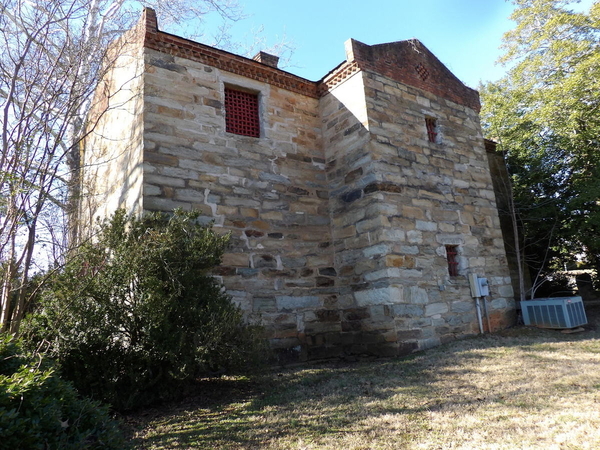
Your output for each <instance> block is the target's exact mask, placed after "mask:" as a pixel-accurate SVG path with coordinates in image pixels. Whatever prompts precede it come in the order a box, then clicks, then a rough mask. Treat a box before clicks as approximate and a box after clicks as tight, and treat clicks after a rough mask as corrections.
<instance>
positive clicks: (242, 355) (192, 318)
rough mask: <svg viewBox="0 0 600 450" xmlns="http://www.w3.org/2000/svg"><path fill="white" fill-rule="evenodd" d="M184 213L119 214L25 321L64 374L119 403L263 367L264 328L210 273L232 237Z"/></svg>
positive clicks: (27, 331)
mask: <svg viewBox="0 0 600 450" xmlns="http://www.w3.org/2000/svg"><path fill="white" fill-rule="evenodd" d="M196 219H197V214H195V213H184V212H181V211H176V212H175V213H174V214H173V215H172V216H166V215H160V214H152V215H149V216H146V217H144V218H142V219H128V218H127V217H126V216H125V214H124V213H123V212H122V211H120V212H118V213H117V214H115V215H114V217H113V218H112V219H111V220H110V221H107V222H105V223H104V224H103V225H102V226H101V228H100V231H99V234H98V236H97V240H96V241H95V243H94V244H93V245H92V244H86V245H83V246H82V247H81V248H80V249H79V250H78V252H77V254H76V255H74V256H73V257H72V258H71V260H70V262H69V263H68V264H67V266H66V267H65V269H64V270H63V271H62V272H61V273H60V274H59V275H58V276H57V277H56V278H55V279H54V280H53V282H52V283H50V289H48V290H46V291H45V292H44V293H43V295H42V299H41V310H40V311H39V312H38V313H37V314H35V315H34V316H33V317H31V318H29V320H28V321H27V322H26V323H25V324H24V336H25V337H26V339H27V341H28V342H29V343H30V345H36V346H37V345H39V342H42V341H45V342H47V345H48V352H49V354H50V355H51V356H52V357H53V358H55V359H56V360H57V362H58V364H59V368H60V371H61V375H63V376H64V377H65V378H66V379H68V380H70V381H72V382H73V384H74V385H75V386H76V387H77V389H78V390H79V391H80V392H81V393H82V394H84V395H88V396H91V397H92V398H95V399H99V400H102V401H106V402H108V403H110V404H111V405H113V406H114V407H115V408H117V409H119V410H124V409H131V408H135V407H139V406H143V405H146V404H149V403H152V402H154V401H156V400H161V399H172V398H175V397H177V395H178V394H179V393H181V391H182V388H183V385H185V383H187V382H189V381H190V380H193V379H195V378H196V377H198V376H200V375H203V374H208V373H211V372H214V371H226V370H229V371H233V370H241V369H244V368H248V367H249V366H252V365H253V364H256V363H257V361H259V360H260V357H261V355H262V354H264V347H263V346H262V340H261V339H260V338H259V334H260V330H258V329H257V328H255V327H249V326H246V325H245V324H244V322H243V319H242V314H241V312H240V311H239V309H238V308H237V307H236V306H235V305H233V304H232V302H231V299H230V298H229V296H228V295H227V294H226V293H225V292H224V291H223V288H222V286H221V285H219V284H218V283H217V282H216V281H215V279H214V277H212V276H211V275H210V273H209V271H210V269H212V268H213V267H214V266H215V265H217V264H218V263H219V262H220V258H221V256H222V253H223V251H224V248H225V247H226V245H227V243H228V236H220V235H218V234H216V233H215V232H214V231H213V230H212V229H211V228H210V227H205V226H201V225H199V224H198V223H197V221H196Z"/></svg>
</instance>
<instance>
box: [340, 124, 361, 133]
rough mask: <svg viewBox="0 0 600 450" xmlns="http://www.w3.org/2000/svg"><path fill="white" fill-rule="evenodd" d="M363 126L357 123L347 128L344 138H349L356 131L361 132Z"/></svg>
mask: <svg viewBox="0 0 600 450" xmlns="http://www.w3.org/2000/svg"><path fill="white" fill-rule="evenodd" d="M361 126H362V124H360V123H355V124H354V125H352V126H351V127H350V128H347V129H346V131H344V136H348V135H349V134H351V133H354V132H355V131H356V130H360V127H361Z"/></svg>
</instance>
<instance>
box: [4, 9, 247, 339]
mask: <svg viewBox="0 0 600 450" xmlns="http://www.w3.org/2000/svg"><path fill="white" fill-rule="evenodd" d="M143 6H150V7H153V8H155V9H156V11H157V13H158V14H159V16H161V23H162V24H164V25H165V26H170V27H174V26H184V25H185V24H187V23H190V21H193V20H196V22H195V24H196V29H199V27H198V25H199V24H201V21H202V19H203V18H204V17H206V15H207V14H208V13H211V12H213V13H216V14H218V15H220V16H221V17H222V18H223V19H225V20H237V19H239V18H240V17H241V10H240V8H239V6H238V4H237V3H236V1H235V0H198V1H194V0H153V1H141V0H140V1H133V0H47V1H39V2H38V1H29V0H0V124H1V137H0V146H1V154H0V277H1V287H2V289H1V295H0V331H10V332H12V333H17V332H18V329H19V324H20V321H21V318H22V317H23V314H24V312H25V310H26V308H27V301H28V291H27V289H26V287H27V285H28V281H29V280H30V278H31V276H32V274H33V273H34V272H35V271H36V265H35V262H36V256H38V259H39V255H40V252H43V251H44V247H46V249H47V250H48V251H47V252H46V255H45V257H44V258H43V259H44V262H45V264H46V265H53V264H55V263H56V262H57V261H59V260H60V258H62V257H63V255H64V254H65V251H66V248H67V247H66V245H67V243H66V242H65V236H66V234H65V223H66V220H65V218H66V216H67V214H68V212H69V211H68V210H69V205H70V203H71V202H70V195H72V193H70V192H69V187H70V186H74V185H75V183H74V180H75V178H76V176H75V175H76V174H77V171H78V170H79V152H80V144H81V142H82V140H83V139H84V138H85V133H89V132H90V130H91V129H93V124H89V123H86V121H87V119H88V111H89V110H90V107H91V104H92V99H93V93H94V90H95V88H96V86H97V85H98V82H99V80H101V79H102V76H103V73H104V71H105V70H109V68H110V61H107V59H106V57H107V48H108V44H109V43H110V42H111V41H113V40H115V39H116V38H118V37H119V36H121V35H123V33H124V32H125V31H126V30H127V29H129V28H130V27H131V26H132V25H133V23H134V22H135V20H136V19H137V18H138V17H139V13H140V11H141V8H142V7H143Z"/></svg>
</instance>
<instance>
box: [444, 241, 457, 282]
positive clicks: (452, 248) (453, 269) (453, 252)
mask: <svg viewBox="0 0 600 450" xmlns="http://www.w3.org/2000/svg"><path fill="white" fill-rule="evenodd" d="M446 260H447V261H448V275H450V276H451V277H457V276H458V245H446Z"/></svg>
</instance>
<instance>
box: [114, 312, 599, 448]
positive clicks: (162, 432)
mask: <svg viewBox="0 0 600 450" xmlns="http://www.w3.org/2000/svg"><path fill="white" fill-rule="evenodd" d="M597 312H600V309H599V311H590V313H591V314H590V315H591V316H592V317H591V318H590V319H591V320H590V323H591V324H590V325H589V326H588V327H586V330H585V331H584V332H582V333H576V334H563V333H560V332H558V331H556V330H543V329H530V328H525V327H516V328H514V329H511V330H506V331H504V332H502V333H498V334H495V335H491V336H486V337H479V338H475V339H467V340H464V341H460V342H455V343H451V344H448V345H445V346H442V347H438V348H436V349H431V350H428V351H426V352H422V353H417V354H414V355H411V356H408V357H404V358H394V359H388V360H383V359H380V360H374V361H368V362H357V363H328V364H323V365H310V366H309V365H307V366H304V367H302V368H295V369H281V370H280V371H278V372H277V371H275V372H269V373H266V374H264V375H262V376H257V377H253V378H234V377H230V378H221V379H205V380H199V381H198V384H197V385H196V387H195V389H194V390H193V391H192V392H190V393H189V395H188V396H187V397H186V399H185V400H184V401H182V402H178V403H173V404H168V405H162V406H161V407H160V408H155V409H148V410H145V411H142V412H139V413H137V414H135V415H129V416H127V417H126V421H127V423H128V424H129V427H130V430H131V434H132V443H133V445H134V446H135V448H140V449H171V448H198V449H201V448H230V449H236V448H239V449H241V448H244V449H252V448H264V447H265V446H268V445H269V443H273V442H276V441H278V440H287V441H288V442H289V441H292V440H294V439H305V440H306V441H310V440H314V439H323V438H326V439H327V438H332V439H335V437H336V436H337V435H341V434H346V433H351V432H355V431H357V427H359V426H360V427H362V431H363V432H364V431H365V430H366V428H368V426H369V423H372V421H373V419H375V420H377V419H378V418H381V417H385V416H390V415H395V416H403V417H405V420H406V421H410V422H411V424H414V425H415V426H416V428H418V427H419V426H425V427H426V426H427V425H426V421H427V418H426V417H427V414H428V413H431V412H432V411H442V410H455V411H463V410H468V409H472V408H477V407H479V405H482V404H504V403H510V402H516V400H515V399H517V400H518V399H520V398H522V397H523V396H524V395H528V391H527V388H526V386H527V383H528V379H527V375H526V374H523V375H519V377H518V378H515V379H514V383H513V385H511V386H510V387H509V388H508V389H505V388H504V387H503V386H502V385H501V382H497V383H496V382H495V381H494V379H493V375H492V374H490V379H489V383H490V385H489V389H487V390H482V389H481V386H480V385H479V386H478V385H476V384H475V383H474V382H473V380H472V379H473V375H474V372H475V371H477V368H478V367H479V366H481V365H482V363H483V362H485V361H486V360H489V359H490V358H503V357H505V354H506V352H511V351H516V350H518V354H519V358H521V360H522V362H523V364H531V366H532V367H534V366H535V367H540V368H541V369H540V370H544V368H547V367H550V368H552V367H557V366H560V365H564V364H565V361H564V358H561V357H560V355H558V356H557V357H556V358H555V357H554V355H553V352H554V351H555V347H553V344H554V343H556V342H573V343H576V342H580V343H581V345H583V346H584V347H583V348H585V346H589V351H590V352H592V353H594V352H595V353H598V352H600V346H598V345H597V340H598V338H599V337H600V333H599V327H598V321H597V317H600V314H598V315H597V314H596V313H597ZM588 342H589V343H588ZM595 342H596V343H595ZM483 350H485V352H483ZM444 380H452V383H451V384H450V387H448V386H449V383H447V382H444ZM441 386H443V387H441ZM563 388H564V389H567V390H569V389H571V390H573V393H576V392H577V390H578V389H579V387H578V386H576V385H575V386H573V387H570V386H568V385H565V386H563ZM519 401H520V400H519ZM515 404H516V403H515ZM517 406H518V407H519V408H521V409H527V408H529V407H531V408H537V407H538V406H536V404H535V403H531V404H528V403H527V402H525V401H524V402H521V403H519V404H518V405H517ZM136 432H137V434H136ZM411 432H412V431H411ZM409 438H410V436H409V435H407V437H406V439H409Z"/></svg>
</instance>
